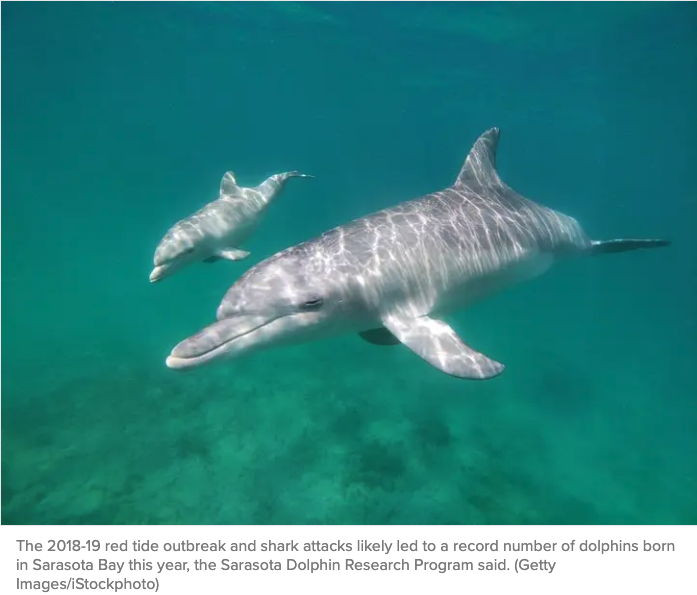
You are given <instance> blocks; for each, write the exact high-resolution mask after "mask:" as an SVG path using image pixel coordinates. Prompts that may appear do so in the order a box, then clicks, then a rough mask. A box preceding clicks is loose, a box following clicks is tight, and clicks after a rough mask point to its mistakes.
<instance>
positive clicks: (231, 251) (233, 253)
mask: <svg viewBox="0 0 697 595" xmlns="http://www.w3.org/2000/svg"><path fill="white" fill-rule="evenodd" d="M248 256H249V252H247V251H246V250H238V249H237V248H226V249H225V250H218V251H217V252H216V253H215V254H212V255H211V256H209V257H208V258H204V259H203V262H206V263H211V262H218V261H219V260H220V259H221V258H223V259H225V260H232V261H233V262H234V261H236V260H244V259H245V258H247V257H248Z"/></svg>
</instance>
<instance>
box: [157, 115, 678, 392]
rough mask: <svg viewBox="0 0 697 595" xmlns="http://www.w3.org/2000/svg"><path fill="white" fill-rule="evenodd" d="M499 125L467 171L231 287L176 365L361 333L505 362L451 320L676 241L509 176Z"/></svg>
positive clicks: (452, 371)
mask: <svg viewBox="0 0 697 595" xmlns="http://www.w3.org/2000/svg"><path fill="white" fill-rule="evenodd" d="M498 139H499V130H498V129H497V128H493V129H491V130H488V131H487V132H485V133H484V134H483V135H482V136H481V137H480V138H479V139H478V140H477V142H476V143H475V144H474V147H473V148H472V150H471V151H470V153H469V155H468V156H467V159H466V161H465V163H464V165H463V167H462V170H461V171H460V174H459V175H458V177H457V180H455V183H454V184H453V185H452V186H450V187H448V188H445V189H444V190H440V191H438V192H434V193H432V194H428V195H426V196H423V197H421V198H418V199H415V200H411V201H408V202H404V203H401V204H399V205H397V206H395V207H393V208H389V209H384V210H382V211H378V212H376V213H373V214H371V215H368V216H366V217H363V218H361V219H357V220H355V221H352V222H350V223H348V224H346V225H341V226H339V227H337V228H335V229H332V230H330V231H328V232H326V233H324V234H323V235H321V236H319V237H317V238H315V239H312V240H309V241H306V242H303V243H301V244H299V245H297V246H293V247H291V248H288V249H286V250H283V251H282V252H279V253H277V254H275V255H274V256H271V257H270V258H267V259H266V260H264V261H262V262H261V263H259V264H257V265H256V266H254V267H252V268H250V269H249V270H248V271H247V272H246V273H245V274H243V275H242V276H241V277H240V278H239V279H238V280H237V281H236V282H235V283H234V284H233V285H232V287H230V289H229V290H228V291H227V293H226V294H225V297H224V298H223V301H222V303H221V304H220V306H219V308H218V312H217V319H218V320H217V322H215V323H213V324H211V325H210V326H208V327H206V328H204V329H203V330H202V331H200V332H199V333H198V334H196V335H194V336H192V337H190V338H189V339H186V340H184V341H182V342H181V343H179V344H178V345H177V346H176V347H175V348H174V349H173V350H172V353H171V355H170V356H169V357H168V358H167V365H168V366H169V367H170V368H188V367H193V366H198V365H201V364H205V363H208V362H211V361H213V360H223V359H226V358H233V357H239V356H242V355H244V354H248V353H251V352H253V351H257V350H259V349H262V348H267V347H270V346H272V345H281V344H292V343H300V342H305V341H311V340H315V339H318V338H321V337H326V336H332V335H338V334H344V333H358V334H359V335H360V336H361V337H362V338H363V339H365V340H366V341H368V342H370V343H374V344H378V345H395V344H398V343H402V344H404V345H406V346H407V347H408V348H409V349H410V350H411V351H413V352H414V353H416V354H417V355H418V356H420V357H421V358H422V359H424V360H425V361H426V362H428V363H429V364H431V365H432V366H434V367H435V368H437V369H438V370H440V371H442V372H444V373H446V374H449V375H451V376H455V377H457V378H466V379H477V380H482V379H488V378H493V377H495V376H497V375H499V374H500V373H501V372H502V371H503V369H504V366H503V364H501V363H499V362H497V361H495V360H493V359H490V358H488V357H487V356H486V355H484V354H482V353H479V352H478V351H476V350H475V349H473V348H472V347H470V346H469V345H467V344H466V343H465V342H464V341H463V340H462V339H461V338H460V337H459V336H458V335H457V334H456V333H455V331H454V330H453V329H452V328H451V327H450V326H449V325H448V324H447V323H446V322H444V321H443V320H442V317H443V316H444V315H446V314H448V313H450V312H453V311H455V310H458V309H460V308H463V307H466V306H468V305H470V304H472V303H474V302H475V301H478V300H481V299H483V298H486V297H488V296H491V295H492V294H494V293H496V292H498V291H501V290H503V289H505V288H507V287H509V286H511V285H513V284H515V283H518V282H520V281H523V280H526V279H531V278H533V277H537V276H538V275H541V274H542V273H544V272H545V271H546V270H547V269H549V267H550V266H551V265H552V264H553V263H554V262H555V261H559V260H564V259H567V258H569V257H572V256H583V255H595V254H606V253H611V252H623V251H626V250H635V249H638V248H655V247H658V246H665V245H667V244H668V243H669V242H667V241H665V240H643V239H638V240H635V239H630V240H627V239H623V240H610V241H605V242H603V241H593V240H591V239H589V238H588V236H587V235H586V234H585V233H584V231H583V230H582V229H581V227H580V225H579V224H578V223H577V222H576V221H575V220H574V219H572V218H571V217H567V216H566V215H563V214H561V213H557V212H555V211H553V210H551V209H548V208H545V207H543V206H541V205H538V204H536V203H534V202H532V201H530V200H528V199H526V198H524V197H522V196H521V195H520V194H518V193H517V192H515V191H514V190H512V189H511V188H509V187H508V186H507V185H506V184H505V183H504V182H503V181H502V180H501V179H500V178H499V175H498V173H497V171H496V148H497V144H498Z"/></svg>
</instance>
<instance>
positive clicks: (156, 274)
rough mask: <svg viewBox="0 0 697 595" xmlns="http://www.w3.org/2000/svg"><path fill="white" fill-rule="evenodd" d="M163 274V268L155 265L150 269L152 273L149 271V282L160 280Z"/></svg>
mask: <svg viewBox="0 0 697 595" xmlns="http://www.w3.org/2000/svg"><path fill="white" fill-rule="evenodd" d="M164 276H165V271H164V268H163V267H161V266H159V267H155V268H154V269H153V270H152V273H150V283H156V282H157V281H160V280H161V279H162V278H163V277H164Z"/></svg>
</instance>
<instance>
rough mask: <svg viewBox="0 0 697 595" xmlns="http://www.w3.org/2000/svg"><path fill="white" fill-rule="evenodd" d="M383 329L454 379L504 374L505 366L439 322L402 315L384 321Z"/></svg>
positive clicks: (386, 317)
mask: <svg viewBox="0 0 697 595" xmlns="http://www.w3.org/2000/svg"><path fill="white" fill-rule="evenodd" d="M383 324H384V325H385V327H386V328H387V329H388V330H389V331H390V332H391V333H392V334H393V335H394V336H395V337H396V338H397V339H399V340H400V342H402V343H403V344H404V345H406V346H407V347H408V348H409V349H411V350H412V351H413V352H414V353H415V354H416V355H418V356H419V357H421V358H423V359H424V360H426V361H427V362H428V363H429V364H431V365H432V366H433V367H434V368H437V369H438V370H440V371H441V372H445V373H446V374H449V375H450V376H455V377H456V378H463V379H466V380H488V379H489V378H494V377H495V376H498V375H499V374H501V372H503V370H504V365H503V364H501V363H499V362H496V361H494V360H492V359H489V358H488V357H486V356H485V355H484V354H482V353H479V352H478V351H475V350H474V349H472V348H471V347H470V346H468V345H466V344H465V343H464V342H463V341H462V339H460V337H458V336H457V334H456V333H455V331H454V330H453V329H452V328H450V326H448V325H447V324H445V323H444V322H442V321H440V320H435V319H433V318H429V317H428V316H419V317H417V318H414V317H409V316H406V315H404V314H389V315H386V316H385V317H384V318H383Z"/></svg>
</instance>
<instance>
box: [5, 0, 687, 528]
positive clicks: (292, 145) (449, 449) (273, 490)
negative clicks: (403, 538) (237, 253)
mask: <svg viewBox="0 0 697 595" xmlns="http://www.w3.org/2000/svg"><path fill="white" fill-rule="evenodd" d="M695 72H697V10H696V9H695V8H694V6H693V5H692V4H691V3H564V4H556V3H531V4H528V3H506V4H494V3H472V4H470V3H432V4H431V3H429V4H426V3H404V4H402V3H398V2H394V3H304V2H287V3H280V2H279V3H253V4H252V3H249V4H243V3H210V2H200V3H176V4H165V3H65V4H60V5H57V4H54V3H50V4H49V3H39V4H37V3H32V4H24V3H3V4H2V83H3V85H2V89H3V93H2V148H3V152H2V158H3V159H2V215H3V224H2V253H3V257H4V258H3V262H2V264H4V265H5V272H4V274H3V277H2V279H3V281H4V285H5V308H4V310H3V313H2V339H3V341H4V343H5V355H4V358H3V361H2V372H3V374H4V376H3V377H4V379H5V382H4V383H3V385H2V388H3V392H2V522H3V523H20V524H22V523H34V524H45V523H72V524H77V523H84V524H91V523H104V524H114V523H188V524H202V523H288V524H293V523H406V524H410V523H434V524H439V523H464V524H467V523H470V524H471V523H496V524H504V523H641V524H649V523H695V522H697V505H696V504H695V503H696V502H697V407H696V398H695V396H696V395H697V386H696V384H697V381H696V379H695V361H697V357H696V356H697V326H696V320H697V315H696V308H695V304H697V297H696V289H697V239H696V236H695V233H694V224H695V221H697V199H696V196H697V194H696V193H697V190H696V188H697V184H696V182H697V173H696V171H697V170H696V169H695V163H696V162H697V135H696V134H695V130H697V112H696V111H695V108H694V106H695V105H697V78H696V77H695ZM491 126H499V127H500V128H501V130H502V140H501V143H500V146H499V159H498V162H499V170H500V173H501V175H502V176H503V178H504V179H505V180H506V181H507V182H508V183H509V184H511V185H512V186H513V187H514V188H516V189H517V190H518V191H520V192H521V193H523V194H525V195H526V196H528V197H530V198H532V199H533V200H536V201H538V202H541V203H543V204H545V205H548V206H550V207H553V208H556V209H558V210H561V211H563V212H565V213H567V214H569V215H572V216H574V217H576V218H577V219H578V220H579V221H580V222H581V223H582V224H583V226H584V227H585V228H586V229H587V231H588V232H589V233H590V234H591V235H592V236H593V237H595V238H599V239H606V238H613V237H623V236H624V237H662V238H667V239H670V240H672V241H673V245H672V246H670V247H669V248H664V249H661V250H655V251H638V252H633V253H627V254H618V255H612V256H607V257H602V258H600V257H599V258H593V259H588V260H583V261H578V262H574V263H567V264H564V265H560V266H559V267H558V268H555V269H553V270H552V271H550V272H549V273H547V274H546V275H545V276H544V277H542V278H540V279H537V280H534V281H531V282H529V283H527V284H525V285H521V286H520V287H518V288H515V289H512V290H510V291H507V292H506V293H503V294H501V295H499V296H497V297H495V298H493V299H491V300H490V301H487V302H485V303H482V304H480V305H477V306H475V307H473V308H472V309H470V310H467V311H465V312H462V313H461V314H459V315H457V316H456V317H454V319H453V320H452V321H451V322H452V324H453V326H454V327H455V328H456V329H457V330H458V332H459V333H460V334H461V335H462V336H463V338H464V339H465V340H466V341H467V342H469V343H470V344H472V345H473V346H476V348H477V349H480V350H481V351H483V352H484V353H486V354H487V355H489V356H491V357H493V358H495V359H496V360H498V361H501V362H503V363H505V364H506V366H507V368H506V372H505V373H504V374H503V375H502V376H500V377H499V378H497V379H495V380H491V381H487V382H467V381H462V380H456V379H454V378H451V377H448V376H445V375H444V374H441V373H439V372H438V371H436V370H435V369H433V368H431V367H429V366H428V365H427V364H426V363H424V362H422V361H421V360H420V359H418V358H416V356H414V355H413V354H412V353H410V352H409V351H408V350H407V349H406V348H403V347H393V348H387V347H382V348H379V347H375V346H372V345H369V344H368V343H365V342H363V341H361V340H360V339H358V338H357V337H355V336H345V337H340V338H336V339H332V340H326V341H322V342H318V343H313V344H309V345H306V346H303V347H289V348H284V349H278V350H275V351H268V352H265V353H259V354H256V355H253V356H250V357H249V358H245V359H240V360H237V361H233V362H229V363H227V364H222V365H220V366H211V367H203V368H199V369H196V370H193V371H190V372H188V373H182V372H176V371H173V370H170V369H168V368H166V367H165V365H164V360H165V357H166V356H167V355H168V354H169V352H170V350H171V349H172V347H173V346H174V345H175V344H176V343H177V342H179V341H181V340H182V339H184V338H186V337H188V336H190V335H191V334H193V333H194V332H196V331H197V330H199V329H200V328H201V327H203V326H204V325H206V324H208V323H210V322H212V321H213V320H214V317H215V310H216V308H217V306H218V303H219V302H220V300H221V298H222V296H223V294H224V293H225V291H226V290H227V288H228V287H229V286H230V285H231V284H232V283H233V282H234V281H235V279H237V278H238V277H239V276H240V275H241V274H242V273H243V272H244V271H245V270H246V269H247V268H248V267H249V266H251V265H253V264H255V263H257V262H259V261H261V260H262V259H264V258H265V257H267V256H269V255H271V254H273V253H275V252H277V251H278V250H281V249H283V248H285V247H287V246H290V245H293V244H295V243H298V242H300V241H303V240H305V239H308V238H311V237H313V236H314V235H316V234H319V233H321V232H323V231H325V230H326V229H328V228H330V227H333V226H335V225H338V224H341V223H344V222H347V221H348V220H350V219H352V218H355V217H359V216H362V215H365V214H367V213H369V212H371V211H374V210H377V209H379V208H383V207H386V206H391V205H393V204H395V203H397V202H400V201H401V200H406V199H410V198H414V197H417V196H419V195H421V194H424V193H426V192H430V191H432V190H437V189H439V188H442V187H445V186H447V185H449V184H450V183H451V182H452V181H453V180H454V178H455V176H456V175H457V172H458V170H459V168H460V165H461V163H462V160H463V159H464V157H465V156H466V154H467V152H468V150H469V149H470V147H471V145H472V143H473V142H474V140H475V139H476V137H477V136H478V135H479V134H481V133H482V132H483V131H484V130H485V129H487V128H489V127H491ZM229 169H232V170H234V171H235V172H236V174H237V177H238V181H239V182H240V183H241V184H242V185H243V186H249V185H255V184H257V183H259V182H260V181H261V180H263V179H264V178H265V177H266V176H267V175H269V174H272V173H276V172H280V171H286V170H289V169H297V170H300V171H303V172H306V173H310V174H314V175H315V176H316V178H315V179H314V180H298V181H291V183H289V186H288V189H287V192H286V193H285V194H284V196H283V197H282V198H281V199H279V201H278V202H277V203H275V204H274V205H273V206H272V208H271V209H270V211H269V214H268V218H267V220H266V222H265V223H264V225H263V226H262V228H261V229H260V230H259V232H258V234H257V235H256V236H255V237H254V238H253V239H252V240H251V241H250V242H249V243H248V245H247V246H246V248H247V249H248V250H250V251H251V253H252V256H251V257H250V258H249V259H248V260H246V261H242V262H238V263H231V262H220V263H217V264H214V265H205V266H204V265H195V266H191V267H190V268H188V269H186V270H183V271H182V272H180V273H179V274H177V275H175V276H173V277H171V278H169V279H166V280H165V281H163V282H162V283H158V284H154V285H151V284H150V283H149V282H148V274H149V273H150V270H151V268H152V256H153V252H154V249H155V246H156V245H157V243H158V241H159V240H160V238H161V237H162V235H163V234H164V232H165V231H166V230H167V228H168V227H169V226H170V225H171V224H172V223H174V222H175V221H176V220H177V219H179V218H181V217H184V216H186V215H188V214H190V213H191V212H193V211H194V210H195V209H197V208H199V207H200V206H201V205H202V204H203V203H205V202H207V201H209V200H212V199H213V198H215V197H216V195H217V191H218V185H219V182H220V178H221V176H222V174H223V173H224V172H225V171H226V170H229Z"/></svg>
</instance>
